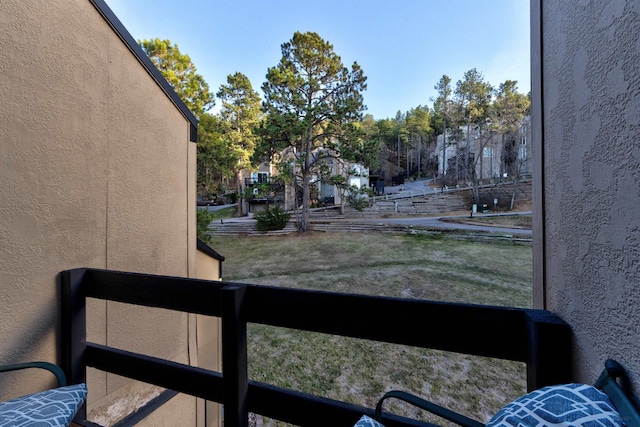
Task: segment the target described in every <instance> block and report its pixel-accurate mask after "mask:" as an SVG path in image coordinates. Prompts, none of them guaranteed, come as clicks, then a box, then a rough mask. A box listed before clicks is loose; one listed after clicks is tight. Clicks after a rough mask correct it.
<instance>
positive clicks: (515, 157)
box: [432, 116, 532, 180]
mask: <svg viewBox="0 0 640 427" xmlns="http://www.w3.org/2000/svg"><path fill="white" fill-rule="evenodd" d="M530 122H531V117H530V116H525V117H523V119H522V121H521V123H520V126H518V128H517V129H516V130H514V131H510V132H500V133H490V132H489V131H486V130H482V129H480V128H479V127H477V126H475V127H473V128H471V129H470V130H469V138H470V144H469V154H468V155H467V154H466V149H467V144H466V132H467V128H466V126H460V127H459V128H458V129H457V132H455V133H454V132H451V131H449V132H447V139H446V141H447V144H446V147H445V149H444V152H443V141H444V137H443V135H438V136H437V138H436V148H435V150H434V152H433V154H432V155H433V158H434V159H435V160H436V161H437V163H438V171H439V173H442V168H443V158H444V159H446V163H447V165H446V168H447V171H446V174H448V175H450V176H453V175H455V170H456V167H457V168H458V170H459V174H458V176H459V178H458V179H460V180H464V176H465V170H464V169H465V168H464V163H465V160H466V161H467V162H468V163H469V165H470V166H469V167H470V168H472V170H473V171H474V173H475V177H476V178H477V179H480V180H498V179H500V178H505V177H513V176H521V175H530V174H531V166H532V161H531V159H532V149H531V125H530ZM456 156H457V158H456Z"/></svg>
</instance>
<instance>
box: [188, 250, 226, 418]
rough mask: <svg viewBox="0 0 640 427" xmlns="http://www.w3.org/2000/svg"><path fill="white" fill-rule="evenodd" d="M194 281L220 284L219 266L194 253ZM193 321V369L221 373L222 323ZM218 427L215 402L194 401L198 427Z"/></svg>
mask: <svg viewBox="0 0 640 427" xmlns="http://www.w3.org/2000/svg"><path fill="white" fill-rule="evenodd" d="M195 277H197V278H198V279H206V280H222V277H221V262H220V261H219V260H216V259H214V258H211V257H210V256H209V255H207V254H205V253H203V252H200V251H197V252H196V276H195ZM192 316H193V319H194V320H195V322H194V323H195V326H196V331H195V334H194V335H195V337H196V340H195V343H193V344H192V348H193V346H194V345H195V348H196V349H197V355H198V360H197V363H195V364H196V365H197V366H199V367H201V368H205V369H211V370H213V371H216V372H222V321H221V319H220V318H219V317H211V316H202V315H192ZM220 425H222V406H221V405H220V404H217V403H215V402H209V401H205V400H203V399H198V426H199V427H200V426H206V427H218V426H220Z"/></svg>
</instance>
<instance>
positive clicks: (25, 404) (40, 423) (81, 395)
mask: <svg viewBox="0 0 640 427" xmlns="http://www.w3.org/2000/svg"><path fill="white" fill-rule="evenodd" d="M86 397H87V386H86V385H84V384H76V385H70V386H66V387H59V388H54V389H52V390H47V391H43V392H40V393H35V394H30V395H28V396H24V397H19V398H17V399H13V400H8V401H6V402H2V403H0V426H11V427H26V426H29V427H54V426H68V425H69V424H71V421H72V420H73V417H74V416H75V415H76V412H78V409H80V407H81V406H82V404H83V402H84V400H85V399H86Z"/></svg>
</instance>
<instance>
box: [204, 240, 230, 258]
mask: <svg viewBox="0 0 640 427" xmlns="http://www.w3.org/2000/svg"><path fill="white" fill-rule="evenodd" d="M198 250H199V251H200V252H202V253H204V254H206V255H209V256H210V257H211V258H213V259H217V260H218V261H224V257H223V256H222V255H220V254H219V253H218V252H216V251H214V250H213V249H212V248H211V246H209V245H207V244H206V243H205V242H203V241H202V240H200V239H198Z"/></svg>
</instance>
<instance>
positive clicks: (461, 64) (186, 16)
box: [106, 0, 530, 119]
mask: <svg viewBox="0 0 640 427" xmlns="http://www.w3.org/2000/svg"><path fill="white" fill-rule="evenodd" d="M106 2H107V4H108V5H109V7H110V8H111V9H112V10H113V11H114V13H115V14H116V16H117V17H118V18H119V19H120V20H121V21H122V23H123V24H124V25H125V27H126V28H127V29H128V30H129V32H130V33H131V34H132V35H133V37H134V38H135V39H136V40H140V39H151V38H156V37H157V38H161V39H169V40H171V41H172V42H173V43H176V44H177V45H178V47H179V48H180V51H181V52H182V53H186V54H188V55H189V56H190V57H191V59H192V61H193V63H194V64H195V65H196V67H197V69H198V72H199V73H200V74H201V75H202V76H203V77H204V79H205V80H206V81H207V83H208V84H209V86H210V88H211V90H212V91H213V92H216V91H217V90H218V88H219V87H220V85H221V84H224V83H226V77H227V75H229V74H233V73H235V72H237V71H239V72H241V73H243V74H245V75H246V76H248V77H249V79H250V80H251V83H252V85H253V87H254V89H255V90H257V91H258V92H261V91H260V87H261V86H262V83H263V82H264V80H265V75H266V72H267V69H268V68H269V67H272V66H275V65H277V64H278V62H279V60H280V58H281V51H280V45H281V44H282V43H285V42H287V41H289V40H290V39H291V38H292V36H293V33H294V32H295V31H303V32H304V31H314V32H316V33H318V34H319V35H320V36H321V37H322V38H323V39H325V40H327V41H329V42H330V43H331V44H333V46H334V50H335V52H336V53H337V54H338V55H340V56H341V57H342V61H343V63H344V64H345V65H347V66H349V67H350V66H351V64H352V63H353V62H354V61H355V62H358V64H359V65H360V66H361V67H362V69H363V71H364V74H365V75H366V76H367V77H368V80H367V86H368V88H367V91H366V92H365V93H364V99H365V104H366V105H367V107H368V109H367V111H366V113H369V114H372V115H373V116H374V118H376V119H383V118H387V117H395V115H396V112H397V111H399V110H400V111H402V112H406V111H408V110H410V109H411V108H414V107H417V106H419V105H429V106H431V105H432V98H433V97H434V96H435V90H434V88H433V87H434V85H435V84H436V83H437V82H438V80H439V79H440V77H442V75H443V74H447V75H448V76H449V77H451V79H452V81H453V82H454V84H455V82H457V81H458V80H460V79H462V77H463V74H464V72H465V71H467V70H469V69H471V68H476V69H478V71H480V72H482V73H483V74H484V77H485V80H487V81H488V82H489V83H491V84H492V85H494V86H498V85H499V84H500V83H503V82H504V81H505V80H507V79H511V80H517V81H518V88H519V91H520V92H522V93H527V92H528V91H529V90H530V66H529V1H528V0H387V1H381V0H341V1H337V0H323V1H322V2H318V1H310V0H153V1H151V0H106ZM218 104H219V103H218ZM215 110H216V109H215V108H214V111H215Z"/></svg>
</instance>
